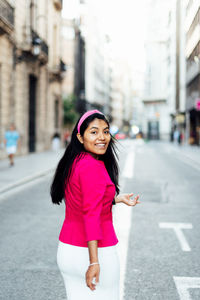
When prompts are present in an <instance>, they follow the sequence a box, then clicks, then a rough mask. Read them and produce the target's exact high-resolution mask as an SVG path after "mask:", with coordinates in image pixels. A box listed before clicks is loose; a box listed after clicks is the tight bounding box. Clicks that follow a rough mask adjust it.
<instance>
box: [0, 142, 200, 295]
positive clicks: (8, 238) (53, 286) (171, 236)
mask: <svg viewBox="0 0 200 300" xmlns="http://www.w3.org/2000/svg"><path fill="white" fill-rule="evenodd" d="M119 148H120V169H121V176H120V183H121V190H122V192H132V191H133V192H134V193H135V194H140V199H141V203H140V204H139V205H138V206H136V207H133V208H129V207H123V206H122V205H118V207H116V208H115V209H114V220H115V225H116V230H117V233H118V238H119V240H120V243H119V252H120V259H121V263H122V288H123V287H124V297H123V299H124V300H136V299H137V300H146V299H149V300H160V299H162V300H168V299H169V300H179V299H181V300H189V299H192V300H197V299H200V257H199V253H200V239H199V232H200V222H199V208H200V196H199V195H200V184H199V181H200V164H198V163H194V162H193V161H192V160H191V159H189V158H187V157H185V156H184V155H183V154H182V152H181V151H180V150H179V149H178V148H174V147H171V146H170V145H169V144H167V143H158V142H154V143H153V142H152V143H147V144H146V143H142V142H141V141H139V142H135V141H130V140H127V141H124V142H123V143H122V145H121V146H120V147H119ZM51 176H52V175H51V174H49V175H48V176H46V177H43V178H40V179H38V180H35V181H33V182H31V183H28V184H26V185H24V186H23V187H21V188H16V189H14V190H13V191H11V192H10V193H7V195H6V196H4V197H3V199H2V200H1V197H0V220H1V221H0V224H1V242H0V257H1V270H0V282H1V288H0V299H2V300H8V299H9V300H29V299H31V300H64V299H65V290H64V285H63V281H62V278H61V276H60V273H59V271H58V269H57V265H56V250H57V239H58V234H59V230H60V228H61V224H62V221H63V218H64V206H63V205H61V206H54V205H52V204H51V202H50V197H49V185H50V180H51Z"/></svg>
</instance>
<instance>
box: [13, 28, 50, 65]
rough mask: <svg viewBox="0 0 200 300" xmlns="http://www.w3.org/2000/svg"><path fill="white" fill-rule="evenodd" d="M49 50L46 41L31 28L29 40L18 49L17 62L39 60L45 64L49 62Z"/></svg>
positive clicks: (41, 63)
mask: <svg viewBox="0 0 200 300" xmlns="http://www.w3.org/2000/svg"><path fill="white" fill-rule="evenodd" d="M48 50H49V48H48V45H47V44H46V42H45V41H44V40H43V39H42V38H41V37H40V36H39V35H38V34H37V33H36V32H35V31H33V30H31V31H30V39H29V42H27V41H26V42H24V43H22V44H21V45H20V46H19V47H18V48H17V49H16V62H17V63H20V62H22V61H26V62H29V61H32V62H36V61H39V63H40V65H44V64H46V63H47V62H48V52H49V51H48Z"/></svg>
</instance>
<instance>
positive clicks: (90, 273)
mask: <svg viewBox="0 0 200 300" xmlns="http://www.w3.org/2000/svg"><path fill="white" fill-rule="evenodd" d="M99 273H100V266H99V265H93V266H89V267H88V270H87V272H86V274H85V279H86V284H87V286H88V287H89V288H90V289H91V290H92V291H94V290H96V284H97V283H99ZM94 279H95V281H94Z"/></svg>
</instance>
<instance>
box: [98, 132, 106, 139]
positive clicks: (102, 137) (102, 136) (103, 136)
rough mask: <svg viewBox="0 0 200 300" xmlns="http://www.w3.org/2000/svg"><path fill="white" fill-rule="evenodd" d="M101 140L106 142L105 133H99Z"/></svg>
mask: <svg viewBox="0 0 200 300" xmlns="http://www.w3.org/2000/svg"><path fill="white" fill-rule="evenodd" d="M99 139H100V140H105V135H104V133H103V132H100V133H99Z"/></svg>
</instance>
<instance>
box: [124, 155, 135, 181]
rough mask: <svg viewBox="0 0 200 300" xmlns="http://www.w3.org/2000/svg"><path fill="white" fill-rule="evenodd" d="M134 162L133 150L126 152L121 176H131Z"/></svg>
mask: <svg viewBox="0 0 200 300" xmlns="http://www.w3.org/2000/svg"><path fill="white" fill-rule="evenodd" d="M134 162H135V152H134V151H133V150H132V151H131V152H129V153H128V156H127V158H126V162H125V165H124V169H123V172H122V177H124V178H133V176H134V168H133V167H134Z"/></svg>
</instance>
